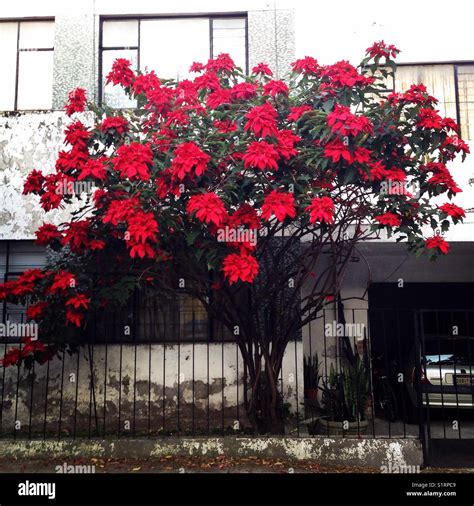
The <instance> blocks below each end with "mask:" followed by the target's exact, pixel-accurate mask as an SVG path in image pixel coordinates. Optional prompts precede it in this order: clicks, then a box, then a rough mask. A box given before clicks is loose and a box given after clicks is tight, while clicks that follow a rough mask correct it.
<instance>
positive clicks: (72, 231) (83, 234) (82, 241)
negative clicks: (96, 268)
mask: <svg viewBox="0 0 474 506" xmlns="http://www.w3.org/2000/svg"><path fill="white" fill-rule="evenodd" d="M89 227H90V223H89V220H87V219H85V220H80V221H72V222H70V223H68V226H67V228H66V229H65V231H64V236H63V238H62V240H61V243H62V244H63V246H65V245H69V247H70V248H71V251H72V252H73V253H80V252H82V251H84V249H85V248H87V247H88V246H89Z"/></svg>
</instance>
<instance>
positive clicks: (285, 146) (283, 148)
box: [275, 130, 301, 161]
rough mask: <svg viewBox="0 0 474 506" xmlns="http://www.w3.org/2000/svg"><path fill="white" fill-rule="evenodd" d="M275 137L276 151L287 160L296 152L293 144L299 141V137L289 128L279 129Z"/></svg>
mask: <svg viewBox="0 0 474 506" xmlns="http://www.w3.org/2000/svg"><path fill="white" fill-rule="evenodd" d="M275 137H276V139H277V142H278V144H277V146H276V151H277V153H278V154H279V155H280V156H281V157H282V158H283V159H284V160H287V161H288V160H289V159H290V158H291V157H293V156H296V155H297V154H298V151H297V150H296V149H295V144H296V143H298V142H300V141H301V137H299V136H298V135H295V134H294V133H293V132H292V131H291V130H280V131H279V132H278V133H277V134H276V136H275Z"/></svg>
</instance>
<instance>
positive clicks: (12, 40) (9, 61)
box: [0, 23, 18, 111]
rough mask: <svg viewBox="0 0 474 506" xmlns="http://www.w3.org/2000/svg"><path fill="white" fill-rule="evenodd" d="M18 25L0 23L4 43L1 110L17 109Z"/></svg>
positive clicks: (0, 38)
mask: <svg viewBox="0 0 474 506" xmlns="http://www.w3.org/2000/svg"><path fill="white" fill-rule="evenodd" d="M17 29H18V23H0V40H1V41H2V77H1V79H0V110H3V111H8V110H12V109H14V108H15V78H16V41H17Z"/></svg>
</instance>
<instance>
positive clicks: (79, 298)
mask: <svg viewBox="0 0 474 506" xmlns="http://www.w3.org/2000/svg"><path fill="white" fill-rule="evenodd" d="M89 303H90V298H89V297H87V296H86V295H85V294H84V293H78V294H77V295H74V297H70V298H69V299H68V300H67V301H66V306H72V307H73V308H74V309H81V307H82V308H84V309H87V308H88V307H89Z"/></svg>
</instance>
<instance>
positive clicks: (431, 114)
mask: <svg viewBox="0 0 474 506" xmlns="http://www.w3.org/2000/svg"><path fill="white" fill-rule="evenodd" d="M438 112H439V111H435V110H434V109H420V112H419V113H418V123H417V124H418V126H419V127H422V128H434V129H435V130H441V129H442V128H443V119H442V118H441V116H440V115H439V114H438Z"/></svg>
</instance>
